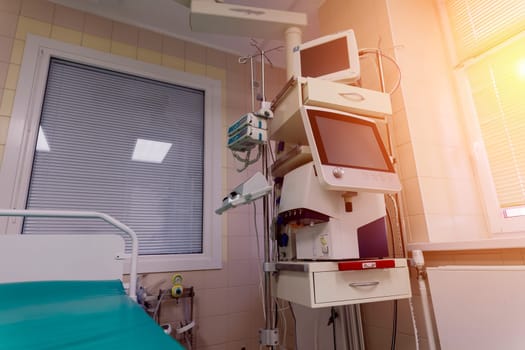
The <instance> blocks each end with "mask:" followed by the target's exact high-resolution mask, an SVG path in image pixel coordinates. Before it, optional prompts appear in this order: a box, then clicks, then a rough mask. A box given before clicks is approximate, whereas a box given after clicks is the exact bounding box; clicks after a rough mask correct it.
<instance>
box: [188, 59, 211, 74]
mask: <svg viewBox="0 0 525 350" xmlns="http://www.w3.org/2000/svg"><path fill="white" fill-rule="evenodd" d="M184 70H185V71H186V72H188V73H192V74H198V75H206V65H204V64H200V63H195V62H192V61H185V64H184Z"/></svg>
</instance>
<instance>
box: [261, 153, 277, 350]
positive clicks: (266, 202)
mask: <svg viewBox="0 0 525 350" xmlns="http://www.w3.org/2000/svg"><path fill="white" fill-rule="evenodd" d="M262 148H263V152H262V153H263V156H262V167H263V169H262V170H263V174H264V176H265V177H266V179H267V180H269V179H268V176H269V174H268V145H263V146H262ZM263 217H264V262H265V265H266V263H270V262H272V256H271V249H270V243H271V237H270V199H269V196H264V197H263ZM264 305H265V311H266V325H265V326H266V330H271V329H273V328H274V319H275V315H274V305H273V301H272V272H271V271H264ZM269 347H270V348H272V349H273V348H274V347H273V346H269Z"/></svg>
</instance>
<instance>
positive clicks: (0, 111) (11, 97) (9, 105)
mask: <svg viewBox="0 0 525 350" xmlns="http://www.w3.org/2000/svg"><path fill="white" fill-rule="evenodd" d="M14 101H15V90H10V89H4V94H3V95H2V104H0V115H3V116H7V117H10V116H11V112H12V111H13V102H14Z"/></svg>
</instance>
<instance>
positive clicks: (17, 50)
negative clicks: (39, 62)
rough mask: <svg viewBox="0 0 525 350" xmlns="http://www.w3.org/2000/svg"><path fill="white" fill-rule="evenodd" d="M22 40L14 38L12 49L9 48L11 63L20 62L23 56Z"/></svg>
mask: <svg viewBox="0 0 525 350" xmlns="http://www.w3.org/2000/svg"><path fill="white" fill-rule="evenodd" d="M25 44H26V42H25V41H24V40H18V39H15V41H14V42H13V50H11V63H15V64H22V57H23V56H24V46H25Z"/></svg>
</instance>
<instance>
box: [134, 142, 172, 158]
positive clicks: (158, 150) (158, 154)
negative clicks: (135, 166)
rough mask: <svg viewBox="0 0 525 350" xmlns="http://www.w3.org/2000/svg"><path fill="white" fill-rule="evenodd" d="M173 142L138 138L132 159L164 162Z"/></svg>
mask: <svg viewBox="0 0 525 350" xmlns="http://www.w3.org/2000/svg"><path fill="white" fill-rule="evenodd" d="M171 146H172V144H171V143H168V142H159V141H152V140H145V139H137V142H136V143H135V149H134V150H133V155H132V156H131V160H135V161H138V162H147V163H158V164H160V163H162V162H163V161H164V158H165V157H166V155H167V154H168V152H169V150H170V148H171Z"/></svg>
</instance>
